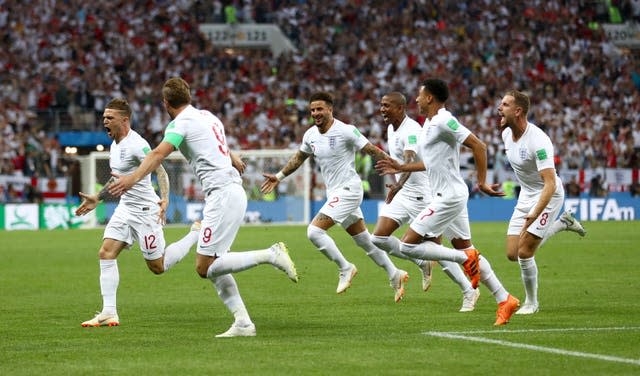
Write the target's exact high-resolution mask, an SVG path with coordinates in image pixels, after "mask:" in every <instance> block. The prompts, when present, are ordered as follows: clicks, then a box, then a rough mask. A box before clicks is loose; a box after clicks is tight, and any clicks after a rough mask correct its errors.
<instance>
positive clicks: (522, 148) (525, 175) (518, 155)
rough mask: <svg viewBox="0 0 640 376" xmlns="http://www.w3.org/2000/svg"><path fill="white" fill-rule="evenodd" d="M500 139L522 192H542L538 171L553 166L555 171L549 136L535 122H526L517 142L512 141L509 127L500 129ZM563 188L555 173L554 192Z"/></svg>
mask: <svg viewBox="0 0 640 376" xmlns="http://www.w3.org/2000/svg"><path fill="white" fill-rule="evenodd" d="M502 141H504V148H505V151H506V154H507V159H509V163H510V164H511V167H512V168H513V171H514V172H515V173H516V178H517V179H518V182H519V183H520V187H521V190H522V192H523V193H525V194H535V193H540V192H542V188H543V187H544V182H543V180H542V177H541V176H540V171H541V170H544V169H547V168H553V169H554V171H555V163H554V161H553V159H554V150H553V144H552V143H551V139H550V138H549V136H547V135H546V134H545V133H544V132H543V131H542V129H540V128H538V127H537V126H536V125H535V124H533V123H527V129H525V131H524V134H523V135H522V137H520V139H519V140H518V141H517V142H514V141H513V133H512V131H511V128H509V127H507V128H505V129H504V130H503V131H502ZM563 190H564V188H563V187H562V181H561V180H560V178H559V177H558V176H557V175H556V192H561V191H563Z"/></svg>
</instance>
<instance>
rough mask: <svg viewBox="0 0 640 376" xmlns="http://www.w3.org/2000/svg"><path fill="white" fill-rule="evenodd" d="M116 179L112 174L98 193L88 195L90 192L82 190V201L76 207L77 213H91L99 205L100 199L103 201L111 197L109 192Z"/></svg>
mask: <svg viewBox="0 0 640 376" xmlns="http://www.w3.org/2000/svg"><path fill="white" fill-rule="evenodd" d="M115 180H116V178H115V177H113V176H112V177H111V178H110V179H109V180H108V181H107V182H106V183H105V184H104V187H102V189H101V190H100V192H98V194H97V195H88V194H85V193H82V192H80V193H79V195H80V198H82V203H81V204H80V206H78V208H77V209H76V212H75V214H76V215H85V214H87V213H89V212H90V211H92V210H93V209H95V208H96V206H98V203H99V202H100V201H103V200H104V199H106V198H108V197H110V196H111V195H110V194H109V186H110V185H111V184H112V183H113V182H114V181H115Z"/></svg>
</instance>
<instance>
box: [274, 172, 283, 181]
mask: <svg viewBox="0 0 640 376" xmlns="http://www.w3.org/2000/svg"><path fill="white" fill-rule="evenodd" d="M284 178H285V174H284V173H283V172H282V171H278V173H277V174H276V179H278V181H282V179H284Z"/></svg>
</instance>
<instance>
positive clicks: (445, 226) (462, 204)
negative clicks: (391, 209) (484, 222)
mask: <svg viewBox="0 0 640 376" xmlns="http://www.w3.org/2000/svg"><path fill="white" fill-rule="evenodd" d="M410 227H411V229H412V230H413V231H415V232H416V233H418V234H420V235H422V236H425V237H428V238H434V237H438V236H440V235H444V236H445V237H446V238H448V239H452V238H458V239H471V230H470V228H469V214H468V212H467V199H466V198H465V197H457V198H441V197H438V196H436V197H434V198H433V201H431V202H430V203H429V204H428V205H427V206H426V207H425V208H424V209H423V210H422V211H421V212H420V213H419V214H418V215H417V216H416V218H415V219H414V220H413V221H412V222H411V225H410Z"/></svg>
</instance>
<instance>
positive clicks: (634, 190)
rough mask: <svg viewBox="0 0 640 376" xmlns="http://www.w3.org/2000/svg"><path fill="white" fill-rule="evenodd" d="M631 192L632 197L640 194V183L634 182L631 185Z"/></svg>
mask: <svg viewBox="0 0 640 376" xmlns="http://www.w3.org/2000/svg"><path fill="white" fill-rule="evenodd" d="M629 192H630V193H631V197H636V196H640V183H639V182H637V181H636V182H633V183H631V185H629Z"/></svg>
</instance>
